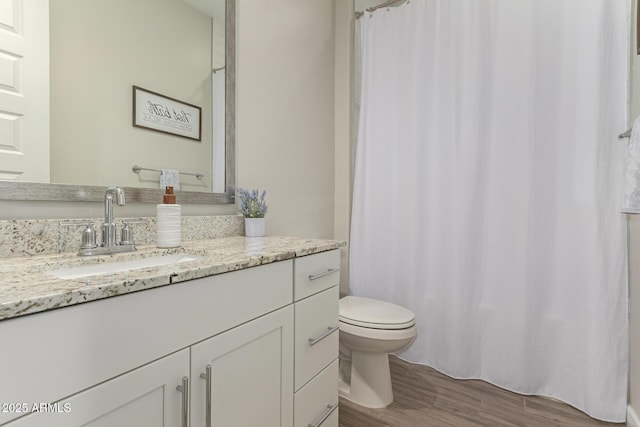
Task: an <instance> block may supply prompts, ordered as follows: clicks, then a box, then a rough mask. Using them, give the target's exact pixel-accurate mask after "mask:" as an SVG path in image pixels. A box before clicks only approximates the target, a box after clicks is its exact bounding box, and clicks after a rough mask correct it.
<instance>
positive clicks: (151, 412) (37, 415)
mask: <svg viewBox="0 0 640 427" xmlns="http://www.w3.org/2000/svg"><path fill="white" fill-rule="evenodd" d="M188 375H189V350H188V349H186V350H182V351H180V352H178V353H174V354H172V355H170V356H167V357H164V358H162V359H160V360H158V361H156V362H153V363H150V364H148V365H145V366H143V367H141V368H138V369H136V370H133V371H131V372H129V373H126V374H123V375H121V376H119V377H116V378H114V379H112V380H109V381H107V382H105V383H103V384H100V385H97V386H95V387H92V388H90V389H88V390H85V391H83V392H81V393H78V394H76V395H74V396H72V397H70V398H68V399H64V400H62V401H60V402H58V403H57V404H52V405H49V406H46V405H45V406H42V407H37V409H36V410H37V411H42V412H34V413H31V414H30V415H27V416H25V417H23V418H19V419H17V420H15V421H13V422H10V423H8V424H7V427H79V426H87V427H113V426H118V427H180V426H182V425H183V424H182V423H181V416H182V414H183V412H182V411H183V407H182V393H181V392H180V391H178V390H177V389H176V387H177V386H178V385H181V384H182V378H183V377H186V376H188ZM184 409H185V410H187V411H188V410H189V408H188V406H187V407H185V408H184ZM30 410H31V409H30Z"/></svg>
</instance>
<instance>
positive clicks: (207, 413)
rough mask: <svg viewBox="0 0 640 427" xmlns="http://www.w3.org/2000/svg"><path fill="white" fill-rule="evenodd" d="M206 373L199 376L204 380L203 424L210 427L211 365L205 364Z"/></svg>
mask: <svg viewBox="0 0 640 427" xmlns="http://www.w3.org/2000/svg"><path fill="white" fill-rule="evenodd" d="M205 369H206V373H204V374H200V378H202V379H203V380H205V381H206V384H207V385H206V386H205V387H207V390H206V396H207V397H206V400H207V403H206V409H205V426H206V427H211V365H207V366H206V368H205Z"/></svg>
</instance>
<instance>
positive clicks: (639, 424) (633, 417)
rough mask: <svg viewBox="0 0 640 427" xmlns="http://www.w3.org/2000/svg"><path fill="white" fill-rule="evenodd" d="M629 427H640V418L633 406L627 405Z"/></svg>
mask: <svg viewBox="0 0 640 427" xmlns="http://www.w3.org/2000/svg"><path fill="white" fill-rule="evenodd" d="M627 427H640V418H638V414H636V411H634V410H633V408H632V407H631V406H628V405H627Z"/></svg>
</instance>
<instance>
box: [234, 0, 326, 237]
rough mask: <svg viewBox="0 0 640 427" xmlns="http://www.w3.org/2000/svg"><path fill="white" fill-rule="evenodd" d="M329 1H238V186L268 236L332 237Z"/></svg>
mask: <svg viewBox="0 0 640 427" xmlns="http://www.w3.org/2000/svg"><path fill="white" fill-rule="evenodd" d="M333 13H334V10H333V2H332V1H317V0H271V1H264V0H238V10H237V15H238V29H239V31H238V34H237V52H238V62H237V71H236V72H237V105H236V108H237V110H236V114H237V115H236V119H237V146H236V155H237V172H236V173H237V185H238V186H241V187H246V188H261V189H266V190H267V192H268V194H267V199H268V200H267V202H268V205H269V213H268V215H267V233H268V234H289V235H298V236H308V237H322V238H331V237H333V234H334V233H333V228H334V207H333V206H334V115H333V114H334V28H333Z"/></svg>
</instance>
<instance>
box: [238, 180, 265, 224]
mask: <svg viewBox="0 0 640 427" xmlns="http://www.w3.org/2000/svg"><path fill="white" fill-rule="evenodd" d="M236 193H237V194H239V195H240V213H242V215H244V217H245V218H264V216H265V214H266V213H267V208H268V206H267V204H266V203H265V200H264V197H265V196H266V195H267V191H266V190H264V191H262V194H260V191H259V190H258V189H255V190H247V189H244V188H240V187H236Z"/></svg>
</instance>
